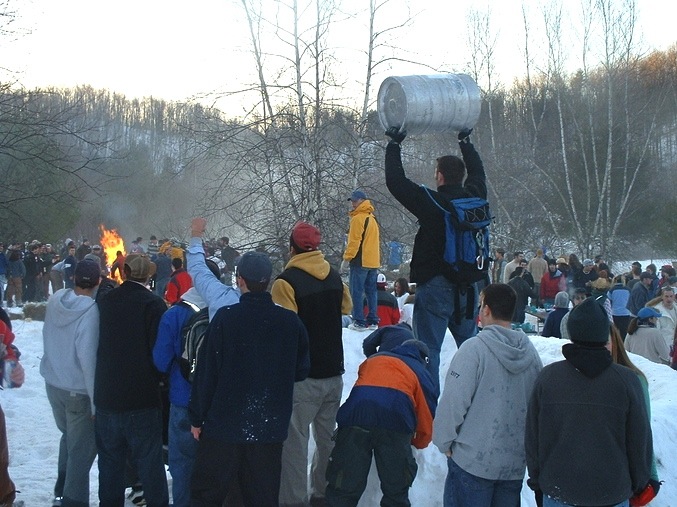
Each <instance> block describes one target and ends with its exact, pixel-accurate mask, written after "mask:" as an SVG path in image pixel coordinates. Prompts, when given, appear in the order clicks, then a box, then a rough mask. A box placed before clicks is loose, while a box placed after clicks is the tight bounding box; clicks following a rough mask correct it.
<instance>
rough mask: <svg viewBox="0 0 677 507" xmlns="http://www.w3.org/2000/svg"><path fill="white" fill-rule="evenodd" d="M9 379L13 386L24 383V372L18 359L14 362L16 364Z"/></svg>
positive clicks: (19, 385)
mask: <svg viewBox="0 0 677 507" xmlns="http://www.w3.org/2000/svg"><path fill="white" fill-rule="evenodd" d="M9 379H10V380H11V381H12V383H13V384H14V387H21V386H22V385H23V383H24V380H26V372H25V371H24V367H23V366H21V363H20V362H19V361H17V362H16V365H15V366H14V368H13V369H12V373H11V374H10V376H9Z"/></svg>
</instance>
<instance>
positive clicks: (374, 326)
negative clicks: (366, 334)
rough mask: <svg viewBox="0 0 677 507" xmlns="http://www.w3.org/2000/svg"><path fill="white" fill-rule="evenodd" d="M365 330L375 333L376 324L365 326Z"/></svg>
mask: <svg viewBox="0 0 677 507" xmlns="http://www.w3.org/2000/svg"><path fill="white" fill-rule="evenodd" d="M367 329H368V330H369V331H376V330H377V329H378V324H369V325H368V326H367Z"/></svg>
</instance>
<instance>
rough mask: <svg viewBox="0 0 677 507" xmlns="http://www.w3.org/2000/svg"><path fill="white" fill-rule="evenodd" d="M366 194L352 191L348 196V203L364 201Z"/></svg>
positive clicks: (360, 191)
mask: <svg viewBox="0 0 677 507" xmlns="http://www.w3.org/2000/svg"><path fill="white" fill-rule="evenodd" d="M366 198H367V194H365V193H364V192H362V190H354V191H353V193H352V194H350V197H348V200H349V201H359V200H360V199H366Z"/></svg>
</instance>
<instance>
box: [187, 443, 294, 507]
mask: <svg viewBox="0 0 677 507" xmlns="http://www.w3.org/2000/svg"><path fill="white" fill-rule="evenodd" d="M281 468H282V442H279V443H273V444H256V443H252V444H230V443H227V442H222V441H220V440H214V439H205V438H202V439H200V444H199V445H198V448H197V456H196V457H195V465H194V466H193V477H192V479H191V484H190V505H191V507H221V504H222V503H223V501H224V500H225V499H226V497H227V496H228V493H229V490H230V489H231V487H232V486H233V483H234V482H235V481H236V482H235V483H236V484H239V486H240V492H241V494H242V500H243V503H244V505H245V506H247V507H249V506H251V507H254V506H256V507H277V505H278V497H279V494H280V472H281Z"/></svg>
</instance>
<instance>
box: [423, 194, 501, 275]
mask: <svg viewBox="0 0 677 507" xmlns="http://www.w3.org/2000/svg"><path fill="white" fill-rule="evenodd" d="M422 187H423V189H424V190H425V191H426V193H427V194H428V197H430V199H431V200H432V201H433V202H434V203H435V205H436V206H437V207H438V208H439V209H440V210H442V212H443V214H444V224H445V246H444V260H445V261H446V262H447V264H449V265H450V266H451V269H452V270H453V272H454V273H455V274H456V279H457V280H458V281H463V282H469V283H473V282H477V281H479V280H481V279H482V278H485V276H486V273H487V271H488V269H489V251H490V250H489V225H490V224H491V220H492V219H493V217H492V216H491V212H490V210H489V203H488V202H487V200H486V199H482V198H481V197H463V198H459V199H450V200H449V204H450V207H449V209H447V208H445V207H443V206H442V205H440V203H439V202H437V200H436V199H435V198H434V197H433V195H432V194H431V193H430V190H429V189H428V188H426V187H425V186H423V185H422Z"/></svg>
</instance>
